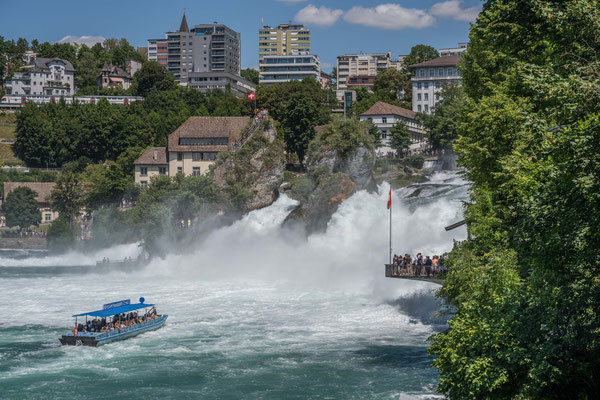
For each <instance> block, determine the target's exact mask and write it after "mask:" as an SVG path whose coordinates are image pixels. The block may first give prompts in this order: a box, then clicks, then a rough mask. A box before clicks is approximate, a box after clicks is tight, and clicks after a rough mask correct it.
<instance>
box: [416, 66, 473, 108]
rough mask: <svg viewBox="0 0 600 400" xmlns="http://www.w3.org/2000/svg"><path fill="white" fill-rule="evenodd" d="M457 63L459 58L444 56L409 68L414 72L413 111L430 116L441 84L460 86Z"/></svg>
mask: <svg viewBox="0 0 600 400" xmlns="http://www.w3.org/2000/svg"><path fill="white" fill-rule="evenodd" d="M459 61H460V56H445V57H438V58H434V59H432V60H429V61H425V62H422V63H419V64H414V65H410V66H409V68H410V69H412V70H413V71H414V76H413V77H412V79H411V81H412V108H413V111H415V112H424V113H428V114H431V112H432V111H433V109H434V108H435V104H436V103H437V102H438V101H439V100H440V99H438V98H437V96H436V93H437V92H439V91H440V90H441V88H442V85H443V84H445V83H450V84H459V85H460V84H462V77H461V76H460V69H459V68H458V62H459Z"/></svg>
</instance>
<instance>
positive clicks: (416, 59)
mask: <svg viewBox="0 0 600 400" xmlns="http://www.w3.org/2000/svg"><path fill="white" fill-rule="evenodd" d="M439 56H440V54H439V53H438V51H437V50H436V49H435V48H433V47H431V46H427V45H425V44H417V45H416V46H413V47H412V48H411V49H410V53H409V54H408V55H407V56H406V57H404V64H403V65H404V69H405V70H407V71H408V67H409V66H411V65H413V64H419V63H422V62H425V61H428V60H431V59H433V58H438V57H439Z"/></svg>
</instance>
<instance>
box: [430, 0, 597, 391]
mask: <svg viewBox="0 0 600 400" xmlns="http://www.w3.org/2000/svg"><path fill="white" fill-rule="evenodd" d="M598 5H599V4H598V1H592V0H589V1H578V2H546V1H542V0H526V1H519V2H513V1H508V0H501V1H495V0H494V1H491V0H490V1H487V2H486V3H485V4H484V6H483V11H482V13H481V14H480V15H479V17H478V19H477V22H476V23H475V24H474V25H472V27H471V32H470V35H469V38H470V45H469V51H468V52H467V53H466V54H465V55H464V56H463V60H462V65H461V73H462V75H463V78H464V88H465V93H466V106H465V108H464V111H463V118H462V122H461V123H460V124H459V126H458V139H457V141H456V144H455V146H454V148H455V150H456V152H457V153H458V154H459V155H460V156H459V162H460V163H461V164H462V166H463V167H464V168H465V175H466V177H467V178H468V179H469V181H470V182H472V186H471V194H470V196H471V198H470V202H468V203H467V204H466V210H465V216H466V220H467V225H468V228H469V232H470V233H471V237H472V239H471V240H468V241H466V242H465V243H463V244H461V245H460V246H458V247H457V248H456V249H455V250H454V251H453V252H452V253H451V255H450V260H449V273H448V277H447V279H446V281H445V283H444V288H443V291H442V293H443V295H444V296H445V297H446V299H447V300H449V301H450V302H451V303H452V304H453V305H454V306H455V307H456V313H455V314H454V315H453V317H452V318H451V320H450V322H449V329H447V330H446V331H444V332H442V333H440V334H438V335H436V336H435V338H434V339H433V342H432V346H431V348H430V353H431V355H432V356H434V357H435V360H434V365H435V366H436V367H437V368H438V370H439V371H440V385H439V390H440V391H441V392H443V393H444V394H445V395H446V396H447V397H448V398H485V399H519V398H521V399H532V400H535V399H560V398H565V399H592V398H598V397H599V396H600V377H599V375H598V374H597V372H596V371H598V370H600V361H599V359H598V358H597V357H596V356H595V355H596V354H599V353H600V341H599V340H598V327H599V325H600V323H599V321H600V313H599V311H598V308H597V307H596V304H597V303H598V301H599V299H600V292H599V290H598V286H597V283H596V277H597V276H598V275H600V265H599V264H598V257H600V252H599V251H598V249H599V248H600V234H599V230H598V229H597V226H598V224H599V223H600V213H599V212H598V209H599V207H598V204H599V197H598V193H600V185H599V182H600V158H599V155H600V148H599V143H600V93H599V92H598V90H597V87H598V85H599V84H600V79H599V76H600V75H599V74H598V65H600V57H599V56H598V54H600V39H599V38H600V15H599V14H598V12H597V10H598ZM589 38H593V39H591V40H589ZM573 43H579V44H580V45H577V46H573Z"/></svg>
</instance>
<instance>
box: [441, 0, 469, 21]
mask: <svg viewBox="0 0 600 400" xmlns="http://www.w3.org/2000/svg"><path fill="white" fill-rule="evenodd" d="M461 4H462V0H448V1H443V2H440V3H436V4H434V5H432V6H431V8H430V9H429V13H430V14H432V15H435V16H436V17H440V18H451V19H455V20H457V21H467V22H470V21H475V19H477V15H479V7H469V8H460V6H461Z"/></svg>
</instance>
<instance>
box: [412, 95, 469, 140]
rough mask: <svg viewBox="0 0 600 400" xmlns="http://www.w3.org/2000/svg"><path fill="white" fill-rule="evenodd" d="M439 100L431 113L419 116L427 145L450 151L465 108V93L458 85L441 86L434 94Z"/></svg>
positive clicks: (456, 136)
mask: <svg viewBox="0 0 600 400" xmlns="http://www.w3.org/2000/svg"><path fill="white" fill-rule="evenodd" d="M436 96H438V98H439V99H440V101H439V102H438V103H436V105H435V108H434V109H433V113H431V114H420V115H419V118H420V120H421V123H422V125H423V126H424V128H425V131H426V132H427V137H428V139H429V143H431V145H432V146H433V147H434V148H435V149H451V148H452V146H453V145H454V142H455V141H456V139H457V138H458V132H459V125H460V123H461V118H462V113H463V111H464V107H465V101H466V100H465V91H464V89H463V87H462V86H459V85H443V86H442V90H441V91H439V92H438V93H436Z"/></svg>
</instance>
